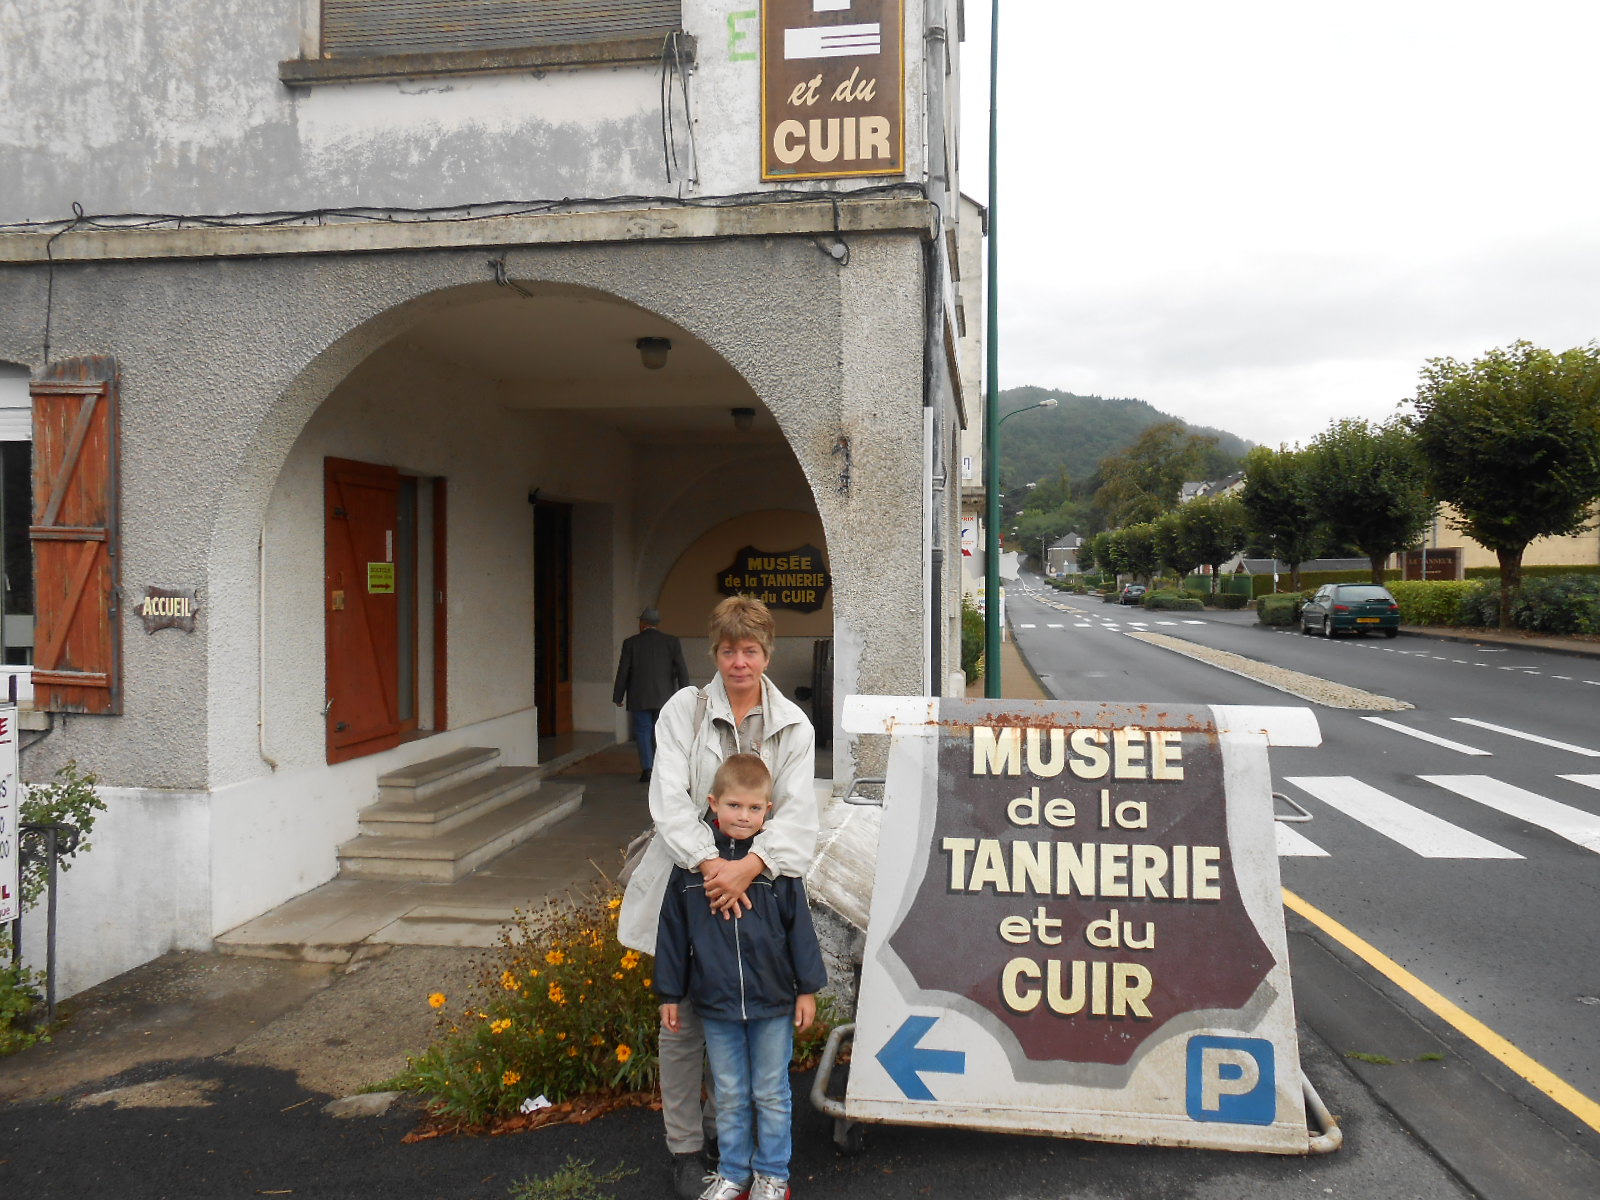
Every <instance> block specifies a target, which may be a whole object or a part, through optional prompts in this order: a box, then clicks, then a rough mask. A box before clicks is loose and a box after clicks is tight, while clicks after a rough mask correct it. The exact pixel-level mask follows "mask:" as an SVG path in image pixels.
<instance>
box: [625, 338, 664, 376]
mask: <svg viewBox="0 0 1600 1200" xmlns="http://www.w3.org/2000/svg"><path fill="white" fill-rule="evenodd" d="M634 346H635V347H637V348H638V351H639V361H640V362H642V363H643V364H644V368H645V370H647V371H659V370H661V368H662V367H664V366H666V365H667V351H669V350H671V349H672V341H671V339H669V338H664V337H642V338H640V339H639V340H638V341H637V342H635V343H634Z"/></svg>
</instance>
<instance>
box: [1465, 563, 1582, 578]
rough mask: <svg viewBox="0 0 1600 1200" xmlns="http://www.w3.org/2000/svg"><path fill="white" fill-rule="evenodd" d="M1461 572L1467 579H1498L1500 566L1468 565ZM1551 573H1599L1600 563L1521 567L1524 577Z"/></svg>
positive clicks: (1542, 576) (1545, 575)
mask: <svg viewBox="0 0 1600 1200" xmlns="http://www.w3.org/2000/svg"><path fill="white" fill-rule="evenodd" d="M1462 574H1464V575H1465V576H1466V577H1467V578H1468V579H1499V578H1500V568H1499V567H1498V566H1494V567H1468V568H1467V569H1466V570H1465V571H1464V572H1462ZM1552 575H1600V563H1572V564H1570V565H1568V566H1564V567H1563V566H1550V565H1542V566H1537V567H1529V566H1524V567H1523V568H1522V577H1523V578H1524V579H1541V578H1543V579H1548V578H1549V577H1550V576H1552Z"/></svg>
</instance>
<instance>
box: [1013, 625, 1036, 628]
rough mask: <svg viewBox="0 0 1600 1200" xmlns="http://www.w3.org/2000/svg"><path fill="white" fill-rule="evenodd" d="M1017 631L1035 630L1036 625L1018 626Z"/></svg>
mask: <svg viewBox="0 0 1600 1200" xmlns="http://www.w3.org/2000/svg"><path fill="white" fill-rule="evenodd" d="M1017 628H1018V629H1037V628H1038V626H1037V625H1018V626H1017Z"/></svg>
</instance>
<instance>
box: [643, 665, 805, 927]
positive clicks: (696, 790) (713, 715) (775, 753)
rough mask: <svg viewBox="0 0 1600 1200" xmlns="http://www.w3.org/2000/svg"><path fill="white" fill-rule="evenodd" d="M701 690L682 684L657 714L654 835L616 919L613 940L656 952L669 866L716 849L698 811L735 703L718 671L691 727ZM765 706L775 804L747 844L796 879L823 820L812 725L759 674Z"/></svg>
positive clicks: (698, 859)
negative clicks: (696, 724) (722, 729)
mask: <svg viewBox="0 0 1600 1200" xmlns="http://www.w3.org/2000/svg"><path fill="white" fill-rule="evenodd" d="M699 690H700V689H697V688H693V687H687V688H684V689H683V690H681V691H679V692H678V693H677V694H676V695H674V696H673V697H672V699H670V700H668V701H667V703H666V706H665V707H664V708H662V710H661V715H660V716H659V717H658V718H657V719H656V757H655V763H654V765H653V766H652V768H651V773H650V816H651V818H652V819H653V820H654V821H655V827H656V836H655V837H654V838H652V839H651V841H650V848H649V849H648V850H646V851H645V854H644V858H643V859H641V860H640V862H639V866H638V868H637V869H636V870H635V871H634V873H633V878H632V879H630V880H629V881H628V888H627V891H626V892H625V893H624V895H623V899H622V912H621V913H620V914H619V915H618V921H617V938H618V940H620V941H621V942H622V944H623V945H624V946H628V947H630V948H632V949H634V950H639V951H641V952H643V953H645V954H654V953H655V949H656V923H657V921H658V920H659V919H660V916H661V897H662V895H663V894H664V893H665V891H666V886H667V876H668V875H669V874H671V872H672V867H673V865H674V864H676V865H678V866H681V867H685V868H687V869H689V870H694V869H695V868H696V867H698V866H699V865H700V864H701V863H703V862H704V861H705V860H706V859H708V858H716V857H717V844H716V841H715V840H714V839H713V837H712V835H711V829H710V827H709V826H708V825H707V824H706V823H705V821H703V820H702V819H701V818H702V817H703V816H704V814H705V811H706V803H707V798H708V797H709V796H710V794H711V781H712V779H713V778H715V776H716V773H717V768H718V767H719V766H720V765H721V764H722V736H721V734H720V733H719V732H718V726H719V725H721V726H725V727H727V728H729V729H732V728H733V727H734V721H733V707H732V705H731V704H730V703H729V701H728V692H727V689H726V688H725V687H724V686H723V683H722V676H720V675H718V676H716V677H715V678H713V679H712V681H711V682H710V683H709V684H707V685H706V687H705V693H706V708H705V719H704V720H703V721H702V722H701V727H700V729H699V730H696V729H695V728H694V714H695V708H696V696H697V693H698V691H699ZM761 712H762V725H763V731H762V740H761V758H762V761H764V762H765V763H766V764H767V768H768V769H769V770H770V771H771V772H772V812H771V814H770V815H769V816H768V817H767V823H766V827H765V828H764V829H762V831H761V832H760V833H758V834H756V837H755V841H754V842H753V843H752V844H751V847H750V849H751V852H752V853H754V854H759V855H760V856H761V861H762V862H764V863H766V864H767V866H766V871H765V873H766V874H767V875H769V876H772V875H793V876H797V877H799V876H803V875H804V874H805V873H806V872H807V871H808V870H810V869H811V859H812V857H813V856H814V855H815V854H816V852H817V829H818V826H819V825H820V823H821V813H820V812H819V810H818V806H817V794H816V787H815V776H816V733H815V731H814V730H813V729H812V728H811V722H810V721H809V720H807V719H806V715H805V713H804V712H802V711H801V710H800V708H799V706H797V705H796V704H794V703H792V702H791V701H790V700H788V699H787V698H785V697H784V695H783V693H782V692H780V691H778V689H777V688H776V687H774V686H773V685H772V681H771V680H770V679H768V678H767V677H766V676H765V675H763V676H762V677H761Z"/></svg>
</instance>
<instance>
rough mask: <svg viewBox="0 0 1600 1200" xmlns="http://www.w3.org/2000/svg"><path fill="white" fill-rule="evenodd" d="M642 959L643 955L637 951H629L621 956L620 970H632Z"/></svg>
mask: <svg viewBox="0 0 1600 1200" xmlns="http://www.w3.org/2000/svg"><path fill="white" fill-rule="evenodd" d="M643 957H644V955H642V954H640V953H639V952H638V951H637V950H629V951H628V952H627V953H626V954H624V955H623V956H622V969H623V970H624V971H631V970H633V969H634V968H635V967H637V966H638V965H639V960H640V959H641V958H643Z"/></svg>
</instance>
